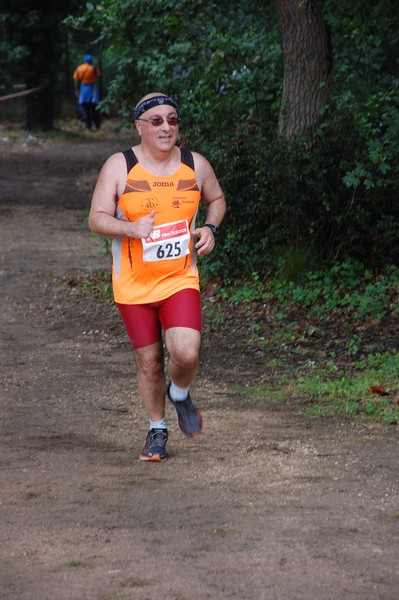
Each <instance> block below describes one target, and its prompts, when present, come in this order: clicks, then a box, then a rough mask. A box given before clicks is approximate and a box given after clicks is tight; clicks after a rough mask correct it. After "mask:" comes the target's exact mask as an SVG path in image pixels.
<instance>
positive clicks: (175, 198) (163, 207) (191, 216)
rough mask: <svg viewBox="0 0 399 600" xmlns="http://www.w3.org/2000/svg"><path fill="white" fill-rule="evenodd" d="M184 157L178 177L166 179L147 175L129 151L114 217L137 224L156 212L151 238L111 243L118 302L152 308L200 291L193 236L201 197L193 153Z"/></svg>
mask: <svg viewBox="0 0 399 600" xmlns="http://www.w3.org/2000/svg"><path fill="white" fill-rule="evenodd" d="M181 152H182V158H181V163H180V166H179V168H178V170H177V172H176V173H173V174H172V175H167V176H162V177H159V176H155V175H152V174H151V173H149V172H148V171H146V170H145V169H144V167H143V166H142V165H141V164H140V163H139V162H137V158H136V157H135V155H134V153H133V151H132V150H127V151H125V152H124V154H125V158H126V161H127V164H128V175H127V182H126V188H125V191H124V193H123V194H122V196H121V197H120V198H119V200H118V201H117V207H116V214H115V216H116V217H117V218H118V219H123V220H126V221H136V220H137V219H139V218H140V217H143V216H145V215H147V214H148V213H150V212H151V211H152V210H154V211H155V216H154V220H155V225H154V229H153V231H152V233H151V236H150V237H148V238H147V239H137V238H117V239H114V240H113V242H112V257H113V263H112V264H113V268H112V284H113V291H114V298H115V301H116V302H118V303H121V304H148V303H150V302H158V301H160V300H164V299H165V298H168V297H169V296H171V295H172V294H175V293H176V292H179V291H180V290H183V289H186V288H193V289H196V290H199V276H198V268H197V255H196V251H195V248H194V240H193V237H192V231H193V230H194V229H195V227H196V225H195V220H196V217H197V213H198V206H199V202H200V199H201V194H200V191H199V189H198V185H197V182H196V178H195V171H194V165H193V161H192V155H191V152H189V151H188V150H186V149H183V150H182V151H181ZM129 161H130V162H129ZM132 165H133V166H132Z"/></svg>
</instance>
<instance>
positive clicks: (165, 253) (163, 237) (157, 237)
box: [141, 220, 190, 262]
mask: <svg viewBox="0 0 399 600" xmlns="http://www.w3.org/2000/svg"><path fill="white" fill-rule="evenodd" d="M141 241H142V243H143V261H144V262H154V261H158V260H175V259H176V258H181V257H182V256H185V255H186V254H190V249H189V244H190V230H189V228H188V222H187V220H185V221H175V222H174V223H164V224H163V225H158V226H157V227H154V229H153V230H152V232H151V235H150V236H149V237H148V238H146V239H142V240H141Z"/></svg>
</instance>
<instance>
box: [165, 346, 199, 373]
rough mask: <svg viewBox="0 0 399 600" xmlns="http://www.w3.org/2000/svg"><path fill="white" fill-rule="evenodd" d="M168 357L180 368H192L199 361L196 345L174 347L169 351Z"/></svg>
mask: <svg viewBox="0 0 399 600" xmlns="http://www.w3.org/2000/svg"><path fill="white" fill-rule="evenodd" d="M170 358H171V359H172V360H173V362H174V363H175V364H176V365H178V366H179V367H181V368H183V369H184V368H186V369H192V368H194V367H196V366H197V364H198V361H199V351H198V349H197V348H196V347H194V346H193V347H187V346H186V347H179V348H176V347H175V348H174V349H173V351H172V352H171V353H170Z"/></svg>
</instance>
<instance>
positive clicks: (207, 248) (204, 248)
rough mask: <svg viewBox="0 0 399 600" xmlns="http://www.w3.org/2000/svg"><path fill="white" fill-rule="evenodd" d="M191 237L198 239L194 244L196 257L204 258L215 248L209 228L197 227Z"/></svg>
mask: <svg viewBox="0 0 399 600" xmlns="http://www.w3.org/2000/svg"><path fill="white" fill-rule="evenodd" d="M193 235H195V236H196V237H197V238H199V240H198V242H197V243H196V244H195V247H196V249H197V254H198V256H206V255H207V254H209V253H210V252H212V250H213V249H214V247H215V238H214V237H213V233H212V231H211V230H210V229H209V227H198V228H197V229H195V230H194V231H193Z"/></svg>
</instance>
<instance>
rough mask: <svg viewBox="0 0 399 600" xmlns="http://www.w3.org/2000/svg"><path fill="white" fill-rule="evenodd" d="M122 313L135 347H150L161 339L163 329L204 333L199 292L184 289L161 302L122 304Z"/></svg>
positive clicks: (120, 308)
mask: <svg viewBox="0 0 399 600" xmlns="http://www.w3.org/2000/svg"><path fill="white" fill-rule="evenodd" d="M118 308H119V311H120V313H121V315H122V319H123V322H124V324H125V328H126V331H127V334H128V336H129V339H130V343H131V345H132V347H133V348H143V347H144V346H150V345H151V344H155V343H157V342H159V341H160V340H161V339H162V329H163V330H164V331H166V330H167V329H170V328H171V327H189V328H190V329H196V330H197V331H199V332H201V330H202V315H201V301H200V293H199V291H198V290H193V289H191V288H188V289H185V290H181V291H180V292H177V293H176V294H173V295H172V296H170V297H169V298H166V299H165V300H161V301H160V302H151V303H150V304H119V303H118Z"/></svg>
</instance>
